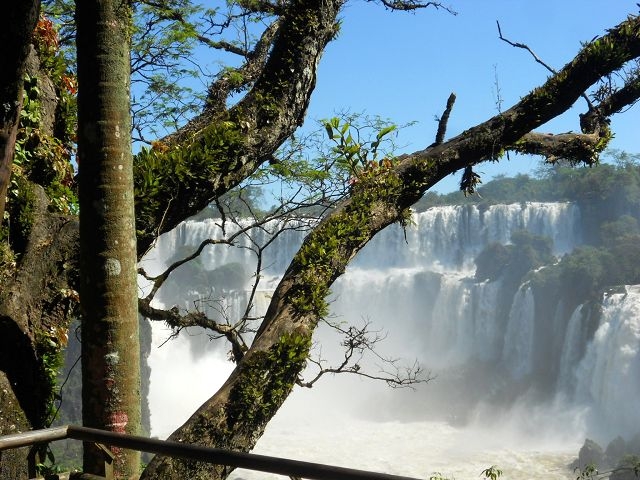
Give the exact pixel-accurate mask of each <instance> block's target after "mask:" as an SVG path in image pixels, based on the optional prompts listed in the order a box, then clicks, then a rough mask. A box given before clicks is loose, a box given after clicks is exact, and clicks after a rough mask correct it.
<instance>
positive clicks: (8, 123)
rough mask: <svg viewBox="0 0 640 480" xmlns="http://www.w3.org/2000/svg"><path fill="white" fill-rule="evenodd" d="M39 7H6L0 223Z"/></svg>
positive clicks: (33, 3)
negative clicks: (32, 35)
mask: <svg viewBox="0 0 640 480" xmlns="http://www.w3.org/2000/svg"><path fill="white" fill-rule="evenodd" d="M39 11H40V1H39V0H25V1H24V2H12V3H11V4H10V5H7V6H6V7H5V9H4V12H5V15H6V18H5V21H4V26H3V28H2V29H1V30H0V45H3V49H4V52H5V53H4V55H3V58H2V69H0V224H2V220H3V218H4V205H5V199H6V195H7V187H8V186H9V180H10V177H11V164H12V163H13V150H14V146H15V142H16V133H17V131H18V122H19V120H20V110H21V109H22V84H23V78H24V72H25V61H26V59H27V53H28V52H29V44H30V38H31V33H32V32H33V29H34V28H35V26H36V22H37V21H38V12H39Z"/></svg>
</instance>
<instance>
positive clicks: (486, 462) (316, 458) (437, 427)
mask: <svg viewBox="0 0 640 480" xmlns="http://www.w3.org/2000/svg"><path fill="white" fill-rule="evenodd" d="M311 416H312V417H313V414H312V415H311ZM504 440H505V439H504V437H502V438H500V437H499V436H497V437H495V438H493V437H492V434H491V432H490V431H482V430H474V429H460V428H456V427H453V426H450V425H448V424H446V423H444V422H431V421H428V422H427V421H420V422H398V421H381V422H376V421H371V420H363V419H354V418H352V417H346V416H342V415H339V414H330V413H327V412H324V413H323V414H322V415H321V416H318V417H315V418H309V415H306V416H305V415H303V414H295V413H293V414H290V413H288V412H284V415H279V416H277V417H276V418H275V419H274V420H273V421H272V423H271V424H270V425H269V427H268V428H267V430H266V432H265V434H264V436H263V437H262V438H261V439H260V441H259V443H258V445H257V447H256V448H255V449H254V453H259V454H263V455H272V456H279V457H285V458H290V459H295V460H303V461H310V462H317V463H325V464H331V465H336V466H341V467H348V468H356V469H362V470H370V471H375V472H380V473H388V474H394V475H404V476H409V477H415V478H423V479H428V478H429V477H430V476H432V475H434V474H435V473H436V472H438V473H439V474H442V475H443V476H445V477H447V478H449V479H457V480H463V479H479V478H482V477H481V472H482V471H483V470H484V469H485V468H487V467H490V466H491V465H496V466H497V467H498V468H500V469H501V470H502V471H503V476H502V478H504V479H514V480H517V479H523V480H524V479H527V480H530V479H547V480H548V479H562V480H564V479H572V478H575V477H576V475H575V474H574V473H573V472H572V471H571V470H570V469H569V468H568V465H569V464H570V463H571V462H572V461H573V460H574V459H575V456H576V452H577V451H578V450H579V448H580V445H579V444H578V443H573V444H558V443H556V442H549V443H546V444H544V443H541V442H529V441H526V440H523V439H517V438H511V439H508V440H507V441H506V443H505V441H504ZM230 478H231V479H235V480H259V479H261V480H267V479H280V478H286V477H282V476H278V475H275V474H269V473H262V472H250V471H246V470H236V471H235V472H234V473H233V474H232V475H231V477H230Z"/></svg>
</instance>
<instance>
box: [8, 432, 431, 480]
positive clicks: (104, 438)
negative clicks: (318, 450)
mask: <svg viewBox="0 0 640 480" xmlns="http://www.w3.org/2000/svg"><path fill="white" fill-rule="evenodd" d="M65 438H71V439H75V440H82V441H84V442H94V443H104V444H106V445H112V446H115V447H121V448H128V449H131V450H139V451H142V452H150V453H156V454H160V455H166V456H171V457H179V458H187V459H190V460H198V461H201V462H207V463H214V464H216V465H228V466H232V467H237V468H245V469H249V470H258V471H261V472H269V473H275V474H279V475H288V476H294V477H302V478H308V479H315V480H365V479H366V480H420V479H417V478H412V477H403V476H399V475H390V474H386V473H376V472H369V471H365V470H355V469H352V468H344V467H336V466H333V465H325V464H320V463H312V462H303V461H299V460H291V459H287V458H280V457H270V456H266V455H257V454H253V453H244V452H232V451H229V450H222V449H219V448H209V447H203V446H200V445H188V444H184V443H180V442H172V441H168V440H157V439H154V438H146V437H139V436H134V435H126V434H123V433H114V432H107V431H104V430H98V429H95V428H87V427H79V426H75V425H65V426H64V427H56V428H47V429H44V430H34V431H31V432H26V433H18V434H13V435H6V436H4V437H0V451H2V450H6V449H9V448H18V447H24V446H28V445H32V444H34V443H42V442H49V441H55V440H62V439H65Z"/></svg>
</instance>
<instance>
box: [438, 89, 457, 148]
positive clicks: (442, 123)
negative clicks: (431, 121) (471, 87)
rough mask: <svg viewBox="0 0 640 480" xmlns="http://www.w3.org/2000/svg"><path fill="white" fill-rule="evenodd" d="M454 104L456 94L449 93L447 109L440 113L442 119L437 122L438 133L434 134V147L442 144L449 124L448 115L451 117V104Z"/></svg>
mask: <svg viewBox="0 0 640 480" xmlns="http://www.w3.org/2000/svg"><path fill="white" fill-rule="evenodd" d="M455 102H456V94H455V93H451V95H449V98H448V99H447V107H446V108H445V109H444V112H443V113H442V117H440V119H439V120H438V132H437V133H436V141H435V143H434V145H440V144H441V143H442V142H444V137H445V135H446V134H447V124H448V123H449V115H451V110H452V109H453V104H454V103H455Z"/></svg>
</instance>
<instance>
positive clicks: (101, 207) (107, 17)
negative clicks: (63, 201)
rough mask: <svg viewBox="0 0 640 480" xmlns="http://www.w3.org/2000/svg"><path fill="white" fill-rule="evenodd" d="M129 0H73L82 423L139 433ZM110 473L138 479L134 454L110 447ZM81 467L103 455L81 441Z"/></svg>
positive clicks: (95, 467) (90, 469)
mask: <svg viewBox="0 0 640 480" xmlns="http://www.w3.org/2000/svg"><path fill="white" fill-rule="evenodd" d="M131 8H132V7H131V5H130V3H129V2H127V1H121V0H98V1H93V0H85V1H82V2H77V3H76V22H77V39H76V42H77V52H78V85H79V90H78V125H79V128H78V158H79V165H80V169H79V176H80V190H79V193H80V196H79V200H80V309H81V320H82V330H81V331H82V333H81V335H82V405H83V409H82V416H83V424H84V425H86V426H89V427H94V428H100V429H104V430H109V431H114V432H120V433H128V434H131V435H137V434H139V430H140V344H139V336H138V310H137V293H138V290H137V273H136V263H137V258H136V236H135V222H134V200H133V159H132V154H131V136H130V131H131V118H130V105H129V103H130V100H129V98H130V93H129V86H130V60H129V55H130V42H131V41H130V36H131V31H132V11H131ZM113 451H114V453H115V454H116V459H115V466H114V471H115V474H116V477H117V478H136V477H137V475H138V472H139V469H140V452H137V451H135V450H123V449H113ZM83 463H84V471H85V472H87V473H93V474H104V457H103V454H102V453H101V452H100V450H99V449H98V448H97V447H96V446H95V445H93V444H90V443H85V445H84V462H83Z"/></svg>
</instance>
